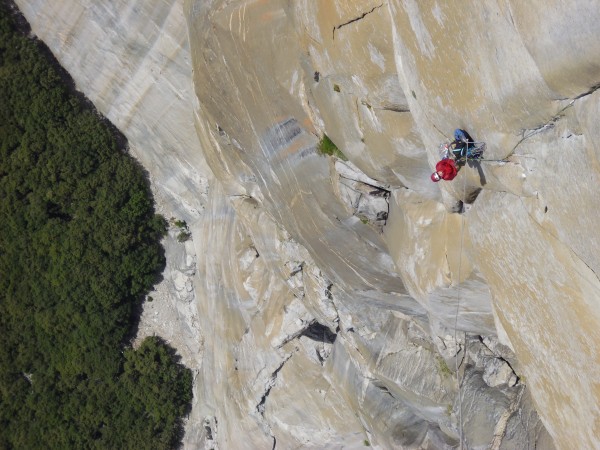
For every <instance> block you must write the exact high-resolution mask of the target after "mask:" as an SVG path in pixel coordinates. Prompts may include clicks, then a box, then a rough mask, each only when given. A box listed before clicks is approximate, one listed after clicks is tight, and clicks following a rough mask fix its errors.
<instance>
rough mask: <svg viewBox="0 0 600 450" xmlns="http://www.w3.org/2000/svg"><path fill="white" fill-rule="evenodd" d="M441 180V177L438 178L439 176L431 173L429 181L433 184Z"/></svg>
mask: <svg viewBox="0 0 600 450" xmlns="http://www.w3.org/2000/svg"><path fill="white" fill-rule="evenodd" d="M441 179H442V177H440V174H439V173H437V172H433V173H432V174H431V181H433V182H434V183H437V182H438V181H440V180H441Z"/></svg>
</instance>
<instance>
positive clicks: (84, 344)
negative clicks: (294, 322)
mask: <svg viewBox="0 0 600 450" xmlns="http://www.w3.org/2000/svg"><path fill="white" fill-rule="evenodd" d="M16 19H18V17H17V16H15V14H14V11H13V10H12V5H10V4H9V3H8V2H0V230H1V233H0V336H2V345H1V346H0V448H3V449H11V448H18V449H35V448H44V449H45V448H78V449H79V448H111V449H114V448H120V449H125V448H148V449H149V448H173V447H175V446H177V444H178V442H179V440H180V438H181V417H182V416H183V414H184V413H185V411H186V408H188V407H189V403H190V401H191V397H192V393H191V372H190V371H189V370H188V369H186V368H185V367H183V366H182V365H181V364H179V362H178V360H177V357H176V355H175V353H174V351H173V350H172V349H171V348H170V347H168V346H167V345H166V344H165V343H164V342H162V341H161V340H160V339H158V338H148V339H146V340H145V341H144V342H143V343H142V344H141V346H140V347H139V348H138V349H135V350H134V349H132V348H129V347H128V346H126V343H127V341H128V340H130V339H131V336H132V330H134V329H135V323H136V320H137V313H136V311H138V310H139V305H140V304H141V302H142V300H143V298H144V297H145V295H146V294H147V292H148V291H149V290H150V289H151V288H152V286H153V284H154V283H155V282H156V281H157V277H158V275H159V274H160V272H161V270H162V269H163V268H164V254H163V249H162V247H161V245H160V239H161V238H162V236H163V235H164V233H165V228H166V223H165V220H164V218H162V217H161V216H159V215H156V214H155V212H154V206H153V200H152V196H151V193H150V190H149V186H148V182H147V180H146V178H145V176H144V173H143V170H142V168H141V166H140V165H139V164H137V163H136V162H135V161H134V160H133V158H132V157H131V156H129V155H128V154H127V153H126V151H125V149H124V148H123V145H122V144H121V139H120V138H119V135H118V133H117V132H116V130H115V129H114V127H112V126H111V125H110V124H109V123H108V121H107V120H106V119H104V118H103V117H101V116H100V115H99V114H98V113H97V111H95V110H94V109H93V108H92V107H91V106H90V104H89V102H87V101H85V99H83V98H82V96H81V95H77V93H75V92H74V91H73V89H72V88H70V87H69V83H68V80H67V82H66V83H65V78H66V76H65V73H64V72H62V71H61V69H60V68H59V67H57V64H58V63H57V62H56V61H55V60H52V59H51V58H50V57H49V52H48V51H47V49H44V47H43V45H42V44H41V43H39V42H38V41H36V40H34V39H31V38H29V37H27V36H25V35H24V34H23V33H22V32H21V31H22V30H21V29H20V28H22V27H23V23H22V22H18V20H16ZM17 23H20V26H19V27H18V26H17ZM18 28H19V29H18Z"/></svg>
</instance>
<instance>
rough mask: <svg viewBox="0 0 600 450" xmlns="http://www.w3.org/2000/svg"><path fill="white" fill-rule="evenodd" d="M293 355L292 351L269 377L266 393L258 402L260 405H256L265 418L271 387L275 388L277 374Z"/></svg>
mask: <svg viewBox="0 0 600 450" xmlns="http://www.w3.org/2000/svg"><path fill="white" fill-rule="evenodd" d="M292 356H294V353H291V354H290V355H289V356H288V357H287V358H285V359H284V360H283V361H282V362H281V364H280V365H279V366H278V367H277V368H276V369H275V370H274V371H273V373H272V374H271V376H270V377H269V381H268V382H267V388H266V390H265V393H264V394H263V396H262V397H261V399H260V402H258V405H256V411H257V412H258V413H259V414H260V415H261V416H262V417H263V418H264V416H265V403H266V401H267V397H268V396H269V394H270V392H271V389H273V386H275V381H276V380H277V374H278V373H279V372H280V371H281V369H283V366H284V365H285V363H286V362H288V361H289V360H290V358H291V357H292Z"/></svg>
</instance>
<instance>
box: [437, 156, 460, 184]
mask: <svg viewBox="0 0 600 450" xmlns="http://www.w3.org/2000/svg"><path fill="white" fill-rule="evenodd" d="M457 173H458V168H457V167H456V163H455V162H454V160H453V159H451V158H444V159H442V160H441V161H440V162H438V163H437V164H436V165H435V172H433V173H432V174H431V181H433V182H434V183H437V182H438V181H440V180H444V181H451V180H453V179H454V177H456V174H457Z"/></svg>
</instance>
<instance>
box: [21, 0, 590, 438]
mask: <svg viewBox="0 0 600 450" xmlns="http://www.w3.org/2000/svg"><path fill="white" fill-rule="evenodd" d="M17 3H18V4H19V6H20V7H21V8H22V10H23V12H24V13H25V15H26V16H27V18H28V20H29V21H30V22H31V24H32V27H33V30H34V32H35V33H37V34H38V35H39V36H40V37H41V38H42V39H44V41H45V42H46V43H47V44H48V45H49V46H50V48H51V49H52V50H53V51H54V52H55V54H56V55H57V57H59V59H60V60H61V61H62V62H63V64H64V65H65V66H66V68H67V69H68V70H69V71H70V72H71V73H72V74H73V77H74V78H75V80H76V82H77V84H78V87H79V88H81V89H82V90H83V91H84V92H85V93H86V94H87V95H88V96H89V97H90V98H92V100H94V102H95V103H96V104H97V105H98V107H99V108H100V110H101V111H103V112H105V113H106V114H108V116H109V118H110V119H111V120H113V122H114V123H115V124H117V126H119V127H120V128H121V129H122V130H123V131H124V132H125V134H126V135H127V136H128V138H129V139H130V140H131V146H132V150H133V152H134V153H135V154H136V155H137V156H138V158H140V160H141V161H142V163H143V164H145V166H146V167H147V168H148V171H149V172H150V175H151V178H152V180H153V181H154V183H155V189H156V192H157V196H158V197H159V199H164V203H163V210H164V211H167V212H168V214H171V215H174V216H177V217H183V218H185V219H186V220H187V221H188V222H189V223H190V230H191V232H192V237H193V245H192V244H189V243H188V244H187V245H185V246H184V247H177V246H174V247H173V248H174V249H175V250H173V251H168V255H173V257H172V259H171V260H170V261H172V262H170V263H169V266H168V270H170V272H168V276H166V277H165V283H167V285H165V292H169V293H170V294H168V295H164V296H163V297H164V303H165V304H174V305H177V304H178V303H177V302H180V303H179V305H180V306H179V307H176V308H175V309H176V310H177V311H181V312H182V314H184V315H185V320H184V321H183V322H184V323H185V324H190V323H193V324H194V325H193V327H190V326H188V325H186V326H185V327H183V328H182V330H181V332H179V331H177V330H179V327H181V325H180V324H179V323H178V321H177V320H175V319H168V317H169V316H168V315H165V316H164V317H165V319H164V321H162V325H161V326H158V325H152V320H153V319H152V308H159V306H158V305H159V304H157V303H156V302H157V300H156V299H155V300H154V301H153V302H152V304H151V305H147V306H146V309H145V313H144V314H145V317H146V319H145V322H144V323H146V324H148V325H147V327H148V328H147V329H146V332H151V330H156V332H157V333H162V334H165V335H167V336H170V339H172V340H173V341H174V342H175V343H176V344H179V346H178V348H180V349H182V350H181V351H182V353H183V354H188V355H195V363H194V364H195V365H194V367H195V368H196V370H197V378H196V386H195V394H196V395H195V400H194V402H195V403H194V408H193V410H192V413H191V415H190V417H189V419H188V428H187V429H186V430H187V434H186V438H185V445H186V447H188V448H197V447H203V446H204V447H205V448H222V449H241V448H273V447H275V446H277V447H280V448H297V447H301V446H304V447H306V448H342V447H343V448H360V447H363V446H365V445H366V444H367V443H368V444H369V445H371V446H373V447H376V448H386V449H387V448H432V449H438V448H453V447H454V448H455V447H457V446H459V445H460V440H461V439H462V442H463V445H464V447H465V448H494V449H500V448H506V449H509V448H536V446H537V448H552V446H553V445H556V447H558V448H562V449H570V448H574V447H577V448H598V442H600V410H599V409H598V405H599V404H600V356H598V355H600V352H599V350H600V349H599V348H598V346H599V345H600V332H599V331H598V330H600V306H599V305H600V294H599V293H600V280H599V279H598V276H597V274H598V273H600V272H599V271H600V257H598V254H599V251H598V250H599V248H600V246H599V239H600V237H599V235H598V232H597V230H598V229H599V228H600V215H599V214H597V213H596V211H597V210H598V209H599V207H600V198H599V197H598V195H597V193H596V190H597V189H596V186H597V185H598V181H599V178H600V163H599V153H598V150H596V149H597V148H599V146H600V127H598V126H597V118H598V116H599V115H600V97H599V96H600V94H599V93H598V91H597V90H596V89H597V87H598V86H599V85H600V62H599V61H600V39H599V38H600V28H598V26H597V23H598V21H599V19H600V9H598V8H597V7H596V5H594V4H593V2H584V1H579V0H567V1H561V2H558V1H552V2H550V3H548V2H543V3H542V2H536V1H534V2H517V1H513V0H486V1H483V2H478V3H477V4H473V3H465V2H459V1H449V2H436V1H429V0H425V1H416V0H388V1H387V2H381V1H371V0H360V1H353V2H347V1H342V0H297V1H294V2H289V1H285V0H186V1H185V4H184V5H182V4H181V2H179V1H176V0H174V1H172V2H164V1H162V2H158V1H145V2H133V3H128V4H125V2H110V3H109V2H107V1H106V2H95V3H93V4H92V3H91V2H86V1H84V0H71V1H67V0H63V1H60V2H55V3H53V4H51V5H50V4H48V5H46V3H45V2H35V1H19V2H17ZM185 20H187V26H188V32H189V46H188V43H187V41H186V35H185V24H184V21H185ZM161 68H162V69H163V72H162V73H160V71H159V72H156V70H157V69H161ZM192 83H193V87H194V90H195V91H194V93H192ZM193 116H195V130H193V129H192V125H191V118H192V117H193ZM456 127H462V128H465V129H467V130H468V131H469V132H471V134H472V135H473V137H474V138H475V139H477V140H480V141H485V142H486V144H487V150H486V154H485V156H486V159H503V158H508V161H509V162H507V163H501V162H492V161H484V162H480V163H472V162H471V163H469V164H468V166H466V167H465V168H463V169H462V170H461V171H460V173H459V176H458V177H457V178H456V179H455V180H454V181H453V182H451V183H445V182H441V183H437V184H434V183H431V182H430V180H429V174H430V172H431V168H432V167H433V166H434V164H435V162H436V159H437V157H438V148H439V145H440V143H441V142H443V141H445V140H447V138H448V137H449V136H450V135H451V133H452V130H453V129H454V128H456ZM195 132H197V137H196V135H195V134H194V133H195ZM323 133H326V134H327V135H328V136H330V137H331V139H332V140H333V141H334V142H335V143H336V144H337V146H338V147H339V148H340V149H341V150H342V151H343V153H344V154H345V155H346V156H347V157H348V159H349V161H348V162H347V163H345V162H342V161H339V160H337V161H336V160H335V159H332V158H329V157H324V156H320V155H319V154H317V151H316V144H317V143H318V141H319V138H320V136H321V135H322V134H323ZM208 167H210V169H209V168H208ZM208 185H210V190H208V189H207V186H208ZM175 232H176V231H173V233H175ZM171 243H172V244H176V245H179V246H183V245H184V244H178V243H175V242H173V236H172V237H171ZM168 248H169V247H168ZM183 248H185V253H182V252H183ZM178 249H179V250H178ZM194 250H195V257H194V256H193V255H192V253H193V252H194ZM186 255H189V256H186ZM177 261H179V263H178V262H177ZM174 268H175V269H174ZM193 271H195V273H194V274H192V272H193ZM190 280H193V286H194V290H193V291H189V290H188V286H191V283H190V284H188V281H190ZM161 289H162V288H161V287H160V286H159V287H158V288H157V291H159V292H160V290H161ZM151 295H152V294H151ZM168 299H170V300H168ZM161 300H162V297H161ZM169 302H170V303H169ZM190 302H192V303H190ZM190 304H193V305H195V307H196V310H195V311H190V310H189V308H187V306H185V307H184V306H183V305H190ZM186 308H187V309H186ZM164 309H165V308H163V309H162V310H161V311H163V310H164ZM185 311H187V312H185ZM167 313H168V308H167ZM160 314H163V313H160ZM160 317H163V316H160ZM157 320H158V319H156V320H155V321H157ZM158 321H159V322H160V320H158ZM169 324H170V326H169ZM170 327H171V328H170ZM142 328H144V327H142ZM189 329H193V330H195V331H194V332H193V333H188V331H187V330H189ZM198 330H199V331H198ZM200 332H201V335H200ZM177 339H179V341H177ZM194 340H196V342H194ZM191 359H194V356H192V358H191ZM457 381H458V383H457Z"/></svg>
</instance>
